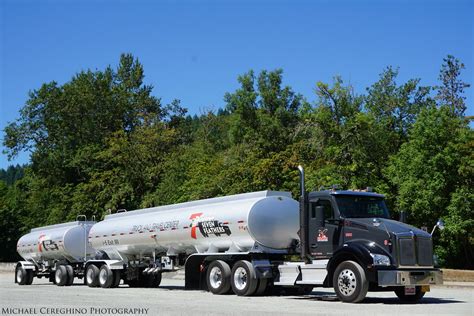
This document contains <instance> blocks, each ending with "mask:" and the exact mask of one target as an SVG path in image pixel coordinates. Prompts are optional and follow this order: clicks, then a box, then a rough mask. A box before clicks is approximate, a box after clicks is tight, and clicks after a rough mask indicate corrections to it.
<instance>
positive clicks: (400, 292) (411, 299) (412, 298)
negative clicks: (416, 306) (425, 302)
mask: <svg viewBox="0 0 474 316" xmlns="http://www.w3.org/2000/svg"><path fill="white" fill-rule="evenodd" d="M395 294H396V295H397V296H398V298H399V299H400V301H402V302H407V303H415V302H418V301H419V300H421V299H422V298H423V296H425V292H422V291H421V286H417V287H416V288H415V295H405V287H404V286H401V287H398V288H397V289H396V290H395Z"/></svg>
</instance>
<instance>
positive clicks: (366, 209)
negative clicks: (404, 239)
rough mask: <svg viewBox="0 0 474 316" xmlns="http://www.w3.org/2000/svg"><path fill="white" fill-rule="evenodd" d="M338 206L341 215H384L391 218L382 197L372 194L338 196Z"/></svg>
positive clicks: (347, 216)
mask: <svg viewBox="0 0 474 316" xmlns="http://www.w3.org/2000/svg"><path fill="white" fill-rule="evenodd" d="M336 201H337V206H338V207H339V212H340V213H341V216H343V217H346V218H350V217H352V218H354V217H359V218H360V217H383V218H389V214H388V209H387V206H386V205H385V201H384V200H383V199H382V198H377V197H370V196H354V195H351V196H336Z"/></svg>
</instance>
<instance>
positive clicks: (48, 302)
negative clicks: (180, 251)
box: [0, 273, 474, 316]
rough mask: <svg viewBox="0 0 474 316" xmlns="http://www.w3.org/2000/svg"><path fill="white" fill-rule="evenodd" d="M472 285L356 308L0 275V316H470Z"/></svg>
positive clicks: (314, 300) (384, 296) (168, 281)
mask: <svg viewBox="0 0 474 316" xmlns="http://www.w3.org/2000/svg"><path fill="white" fill-rule="evenodd" d="M473 296H474V287H473V286H469V285H467V286H457V285H456V284H453V285H450V286H439V287H432V288H431V291H430V292H429V293H427V294H426V295H425V297H424V298H423V299H422V300H421V301H420V302H419V303H418V304H402V303H400V301H399V300H398V299H397V298H396V296H395V294H394V293H392V292H377V293H372V292H369V293H368V296H367V298H366V299H365V300H364V301H363V302H362V303H359V304H347V303H342V302H340V301H338V300H337V298H336V296H335V294H334V291H332V290H331V289H320V288H315V289H314V291H313V292H312V293H311V294H310V295H306V296H263V297H238V296H235V295H213V294H211V293H208V292H204V291H185V290H184V281H183V280H182V278H180V277H179V275H175V276H173V277H171V278H164V279H163V281H162V283H161V286H160V288H156V289H144V288H129V287H128V286H126V285H121V286H120V287H119V288H116V289H102V288H89V287H87V286H84V285H82V282H80V281H79V280H77V281H76V283H75V284H74V285H73V286H70V287H58V286H56V285H53V284H51V283H49V282H47V281H46V280H45V279H35V280H34V282H33V284H32V285H29V286H19V285H17V284H15V283H14V282H13V273H0V309H1V314H2V315H186V316H197V315H199V316H200V315H245V316H247V315H272V316H274V315H474V298H473Z"/></svg>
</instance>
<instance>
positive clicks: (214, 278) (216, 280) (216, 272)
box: [209, 267, 222, 289]
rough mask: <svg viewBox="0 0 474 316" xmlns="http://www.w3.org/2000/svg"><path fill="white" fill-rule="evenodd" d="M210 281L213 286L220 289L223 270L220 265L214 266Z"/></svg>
mask: <svg viewBox="0 0 474 316" xmlns="http://www.w3.org/2000/svg"><path fill="white" fill-rule="evenodd" d="M209 282H210V283H211V286H212V288H214V289H218V288H219V287H220V286H221V284H222V271H221V269H220V268H219V267H213V268H212V269H211V272H210V273H209Z"/></svg>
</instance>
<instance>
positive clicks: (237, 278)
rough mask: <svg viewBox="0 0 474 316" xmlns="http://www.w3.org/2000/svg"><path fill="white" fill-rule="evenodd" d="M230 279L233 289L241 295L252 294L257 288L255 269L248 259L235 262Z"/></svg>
mask: <svg viewBox="0 0 474 316" xmlns="http://www.w3.org/2000/svg"><path fill="white" fill-rule="evenodd" d="M230 280H231V281H230V283H231V286H232V291H234V293H235V294H237V295H239V296H250V295H252V294H254V293H255V291H256V290H257V285H258V279H257V277H256V274H255V269H254V268H253V266H252V264H251V263H250V262H248V261H247V260H241V261H237V262H236V263H235V265H234V267H233V268H232V275H231V278H230Z"/></svg>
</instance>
